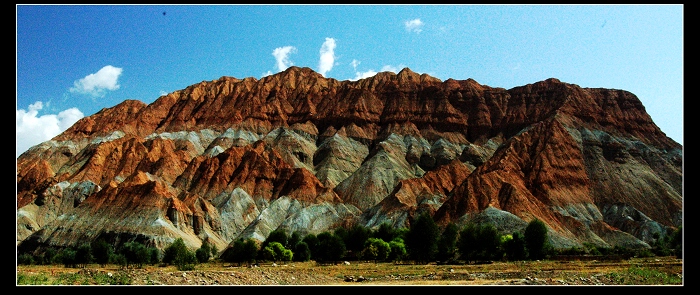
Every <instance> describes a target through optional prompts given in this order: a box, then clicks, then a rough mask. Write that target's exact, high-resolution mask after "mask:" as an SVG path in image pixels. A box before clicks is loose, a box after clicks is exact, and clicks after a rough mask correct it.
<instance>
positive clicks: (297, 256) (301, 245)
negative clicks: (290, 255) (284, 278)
mask: <svg viewBox="0 0 700 295" xmlns="http://www.w3.org/2000/svg"><path fill="white" fill-rule="evenodd" d="M293 250H294V261H300V262H301V261H309V260H311V250H310V249H309V245H308V244H307V243H305V242H303V241H299V242H298V243H296V244H295V245H294V249H293Z"/></svg>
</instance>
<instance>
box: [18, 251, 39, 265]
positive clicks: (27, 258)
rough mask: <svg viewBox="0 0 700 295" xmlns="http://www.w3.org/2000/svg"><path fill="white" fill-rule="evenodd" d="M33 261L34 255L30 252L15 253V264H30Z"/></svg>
mask: <svg viewBox="0 0 700 295" xmlns="http://www.w3.org/2000/svg"><path fill="white" fill-rule="evenodd" d="M34 263H35V262H34V255H32V254H29V253H22V254H20V255H17V264H21V265H32V264H34Z"/></svg>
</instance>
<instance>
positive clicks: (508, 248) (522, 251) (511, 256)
mask: <svg viewBox="0 0 700 295" xmlns="http://www.w3.org/2000/svg"><path fill="white" fill-rule="evenodd" d="M504 247H505V252H506V259H508V260H509V261H521V260H525V258H527V249H526V248H525V236H523V234H522V233H521V232H518V231H516V232H514V233H513V235H512V236H511V237H510V238H509V239H506V240H505V243H504Z"/></svg>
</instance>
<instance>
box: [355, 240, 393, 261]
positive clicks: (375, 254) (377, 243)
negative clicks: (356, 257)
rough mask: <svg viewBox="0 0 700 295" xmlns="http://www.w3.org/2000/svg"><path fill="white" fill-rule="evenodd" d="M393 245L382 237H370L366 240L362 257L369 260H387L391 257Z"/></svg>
mask: <svg viewBox="0 0 700 295" xmlns="http://www.w3.org/2000/svg"><path fill="white" fill-rule="evenodd" d="M390 252H391V246H389V243H387V242H384V240H382V239H377V238H369V239H367V241H365V247H364V249H363V250H362V257H363V258H364V259H367V260H374V261H375V262H377V261H385V260H387V259H388V258H389V253H390Z"/></svg>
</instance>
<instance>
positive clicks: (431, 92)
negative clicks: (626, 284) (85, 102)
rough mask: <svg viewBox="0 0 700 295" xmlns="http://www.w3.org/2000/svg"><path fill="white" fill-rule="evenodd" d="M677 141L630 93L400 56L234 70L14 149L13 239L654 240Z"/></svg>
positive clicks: (673, 203)
mask: <svg viewBox="0 0 700 295" xmlns="http://www.w3.org/2000/svg"><path fill="white" fill-rule="evenodd" d="M682 165H683V147H682V146H681V145H680V144H678V143H677V142H675V141H673V140H672V139H670V138H668V137H666V135H665V134H664V133H663V132H662V131H661V130H660V129H659V128H658V127H657V126H656V125H655V124H654V122H653V121H652V120H651V117H650V116H649V115H648V114H647V113H646V111H645V109H644V106H643V105H642V103H641V102H640V100H639V99H638V98H637V97H636V96H635V95H634V94H632V93H630V92H628V91H624V90H616V89H602V88H582V87H579V86H578V85H575V84H569V83H564V82H561V81H559V80H557V79H547V80H545V81H540V82H536V83H533V84H528V85H525V86H520V87H515V88H512V89H503V88H493V87H489V86H486V85H480V84H479V83H477V82H476V81H474V80H472V79H467V80H453V79H448V80H446V81H440V80H439V79H436V78H434V77H430V76H428V75H426V74H422V75H419V74H417V73H414V72H412V71H411V70H410V69H408V68H405V69H403V70H402V71H401V72H399V73H398V74H394V73H391V72H382V73H378V74H377V75H375V76H374V77H371V78H366V79H361V80H358V81H338V80H335V79H330V78H324V77H323V76H322V75H320V74H318V73H316V72H314V71H312V70H311V69H309V68H299V67H291V68H289V69H287V70H286V71H284V72H280V73H278V74H275V75H271V76H267V77H265V78H262V79H260V80H257V79H255V78H245V79H236V78H232V77H222V78H220V79H218V80H214V81H204V82H201V83H199V84H195V85H192V86H189V87H187V88H185V89H182V90H179V91H175V92H173V93H170V94H168V95H164V96H161V97H160V98H158V99H157V100H155V101H154V102H153V103H151V104H148V105H147V104H144V103H142V102H139V101H135V100H128V101H124V102H122V103H120V104H118V105H116V106H114V107H112V108H106V109H102V110H101V111H99V112H97V113H96V114H94V115H92V116H89V117H85V118H83V119H81V120H80V121H78V122H76V123H75V124H74V125H73V126H72V127H70V128H69V129H68V130H66V131H65V132H63V133H62V134H60V135H58V136H56V137H55V138H53V139H52V140H50V141H47V142H44V143H41V144H39V145H37V146H34V147H32V148H31V149H29V150H28V151H27V152H25V153H24V154H22V155H21V156H20V157H19V158H18V159H17V246H18V248H20V250H21V251H35V250H40V249H41V248H42V247H47V246H53V247H64V246H75V245H78V244H79V243H83V242H90V241H93V240H95V239H97V238H99V237H107V238H109V239H111V240H112V241H113V242H115V243H119V242H124V241H127V240H131V239H137V240H139V241H142V242H147V243H150V244H151V245H155V246H157V247H160V248H163V247H164V246H167V245H169V244H170V243H172V241H173V240H174V239H176V238H183V239H184V240H185V242H186V244H187V245H189V246H191V247H193V248H197V247H199V246H200V245H201V243H202V242H203V241H205V240H207V241H209V242H210V243H213V244H215V245H216V246H217V248H218V249H221V250H223V249H225V248H226V246H227V245H228V244H230V243H231V242H232V241H234V240H235V239H237V238H241V237H252V238H256V239H258V240H264V239H265V237H266V236H267V235H268V234H269V233H270V232H271V231H273V230H275V229H278V228H282V229H285V230H287V232H289V233H291V232H293V231H299V232H301V233H315V234H318V233H320V232H323V231H328V230H332V229H334V228H337V227H339V226H351V225H353V224H361V225H365V226H368V227H375V226H379V225H381V224H382V223H387V222H388V223H390V224H391V225H393V226H394V227H397V228H398V227H408V226H410V223H411V221H412V220H413V218H414V217H415V216H416V215H417V214H420V213H421V212H429V213H430V214H432V215H433V218H434V220H436V222H438V224H440V225H446V224H447V223H450V222H452V223H455V224H457V225H464V224H466V223H467V222H491V223H493V224H494V225H496V227H497V228H498V229H499V230H500V231H502V232H503V233H512V232H514V231H523V230H524V228H525V226H526V225H527V223H528V222H529V221H531V220H532V219H534V218H538V219H540V220H542V221H544V222H545V223H546V224H547V226H548V229H549V232H550V234H549V238H550V242H551V243H552V245H554V246H555V247H561V248H568V247H571V246H581V245H582V244H583V243H591V244H594V245H597V246H601V247H613V246H625V247H635V248H643V247H649V244H650V243H651V242H653V241H654V238H655V237H654V236H655V234H664V233H666V231H667V230H671V229H675V228H677V227H678V226H680V225H681V223H682V218H683V195H682V191H683V190H682V187H683V169H682V168H683V167H682Z"/></svg>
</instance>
